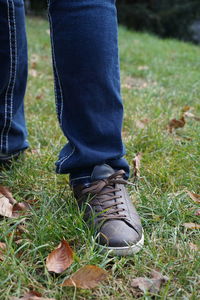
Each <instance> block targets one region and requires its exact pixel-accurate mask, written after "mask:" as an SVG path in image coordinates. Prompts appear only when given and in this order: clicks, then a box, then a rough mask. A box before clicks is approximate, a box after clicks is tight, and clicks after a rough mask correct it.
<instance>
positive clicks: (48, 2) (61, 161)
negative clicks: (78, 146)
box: [47, 0, 75, 173]
mask: <svg viewBox="0 0 200 300" xmlns="http://www.w3.org/2000/svg"><path fill="white" fill-rule="evenodd" d="M47 4H48V17H49V23H50V29H51V30H50V32H51V46H52V57H53V65H54V82H55V84H54V90H55V95H56V100H57V101H56V111H57V115H58V120H59V123H60V126H61V128H62V120H63V117H62V116H63V102H64V101H63V92H62V87H61V81H60V78H59V73H58V69H57V65H56V58H55V49H54V38H53V25H52V24H53V22H52V18H51V14H50V4H51V2H50V0H49V1H47ZM57 88H58V90H59V92H60V96H61V110H60V114H59V109H58V108H59V107H58V105H59V97H58V93H57ZM74 151H75V146H74V147H73V149H72V152H71V153H70V154H69V155H68V156H67V157H66V156H64V157H62V158H61V159H60V160H59V161H58V163H61V164H60V166H59V169H58V172H59V173H60V171H61V167H62V164H63V163H64V162H65V161H66V160H67V159H68V158H70V157H71V156H72V155H73V154H74Z"/></svg>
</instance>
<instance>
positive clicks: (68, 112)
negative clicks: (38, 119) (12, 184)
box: [49, 0, 143, 255]
mask: <svg viewBox="0 0 200 300" xmlns="http://www.w3.org/2000/svg"><path fill="white" fill-rule="evenodd" d="M49 19H50V24H51V37H52V53H53V64H54V74H55V87H56V89H55V91H56V98H57V113H58V118H59V122H60V126H61V128H62V130H63V132H64V134H65V136H66V137H67V138H68V141H69V143H68V144H67V145H66V146H65V147H64V148H63V149H62V151H61V153H60V159H59V161H58V162H57V172H58V173H64V174H65V173H70V178H71V185H72V188H73V191H74V195H75V197H76V198H77V201H78V204H79V207H80V208H81V209H82V208H83V206H85V204H86V209H85V210H84V212H85V213H84V217H85V220H86V221H89V222H88V224H90V225H91V220H93V222H94V225H95V229H96V231H97V232H96V233H97V236H98V243H99V244H100V245H103V246H105V245H106V246H107V247H109V249H110V250H112V251H113V252H114V253H115V254H119V255H127V254H132V253H135V252H138V251H139V250H140V249H141V247H142V245H143V234H142V226H141V222H140V218H139V216H138V214H137V212H136V210H135V208H134V206H133V204H132V203H131V199H130V198H129V196H128V193H127V190H126V188H125V185H126V184H127V182H126V180H125V179H124V178H127V177H128V175H129V174H128V173H129V167H128V164H127V162H126V161H125V159H124V158H123V155H124V146H123V143H122V139H121V129H122V118H123V105H122V100H121V96H120V78H119V59H118V41H117V18H116V7H115V1H114V0H68V1H66V0H50V3H49ZM87 204H88V205H87Z"/></svg>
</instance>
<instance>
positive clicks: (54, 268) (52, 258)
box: [46, 240, 73, 274]
mask: <svg viewBox="0 0 200 300" xmlns="http://www.w3.org/2000/svg"><path fill="white" fill-rule="evenodd" d="M72 262H73V251H72V249H71V247H70V246H69V244H68V243H67V242H66V241H65V240H63V241H62V242H61V243H60V244H59V245H58V247H57V248H56V249H54V250H53V251H52V252H51V253H50V254H49V255H48V257H47V260H46V267H47V269H48V271H49V272H55V273H58V274H59V273H62V272H63V271H65V270H66V269H67V268H69V266H70V265H71V264H72Z"/></svg>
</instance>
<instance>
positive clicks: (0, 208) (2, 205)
mask: <svg viewBox="0 0 200 300" xmlns="http://www.w3.org/2000/svg"><path fill="white" fill-rule="evenodd" d="M12 210H13V205H12V204H11V203H10V201H9V199H8V198H6V197H5V196H4V195H3V194H0V215H1V216H3V217H8V218H12Z"/></svg>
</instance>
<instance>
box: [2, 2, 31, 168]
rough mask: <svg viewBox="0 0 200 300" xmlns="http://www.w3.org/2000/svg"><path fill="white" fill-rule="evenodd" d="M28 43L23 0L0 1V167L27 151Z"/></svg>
mask: <svg viewBox="0 0 200 300" xmlns="http://www.w3.org/2000/svg"><path fill="white" fill-rule="evenodd" d="M27 64H28V63H27V41H26V30H25V15H24V1H23V0H0V163H3V162H5V161H8V160H9V159H11V158H13V157H16V156H17V155H18V154H19V153H20V152H22V151H24V149H26V148H27V147H28V142H27V140H26V136H27V130H26V124H25V117H24V94H25V90H26V81H27Z"/></svg>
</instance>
